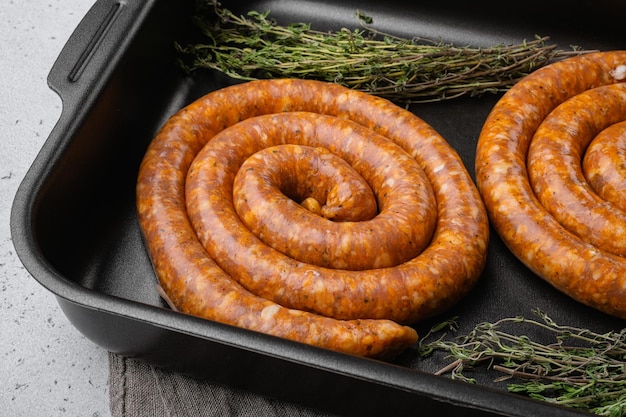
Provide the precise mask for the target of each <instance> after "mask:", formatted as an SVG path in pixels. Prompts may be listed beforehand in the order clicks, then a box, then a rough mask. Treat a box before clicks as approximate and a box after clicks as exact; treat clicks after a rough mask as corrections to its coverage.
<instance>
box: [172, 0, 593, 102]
mask: <svg viewBox="0 0 626 417" xmlns="http://www.w3.org/2000/svg"><path fill="white" fill-rule="evenodd" d="M203 2H204V3H202V4H203V6H204V7H201V8H199V10H200V11H199V12H198V13H197V15H196V16H195V23H196V24H197V26H198V27H199V28H200V31H201V33H202V37H203V40H202V41H201V42H199V43H195V44H188V45H180V44H179V45H177V47H178V50H179V52H181V53H182V55H183V56H184V57H185V58H184V59H183V60H182V61H187V64H185V65H186V68H187V69H189V70H194V69H198V68H208V69H213V70H217V71H220V72H223V73H225V74H227V75H229V76H230V77H233V78H235V79H239V80H254V79H259V78H286V77H296V78H309V79H319V80H323V81H330V82H335V83H339V84H342V85H344V86H347V87H350V88H353V89H356V90H361V91H365V92H368V93H371V94H375V95H379V96H383V97H386V98H389V99H391V100H396V101H402V102H407V103H410V102H425V101H439V100H445V99H451V98H455V97H459V96H464V95H470V96H475V95H480V94H483V93H485V92H493V93H495V92H501V91H505V90H507V89H508V88H509V87H510V86H512V85H513V84H514V83H515V82H517V81H518V80H519V79H520V78H522V77H524V76H525V75H527V74H528V73H530V72H531V71H533V70H534V69H536V68H539V67H541V66H543V65H546V64H548V63H550V62H552V61H554V60H558V59H561V58H564V57H566V56H570V55H573V54H580V53H582V52H583V51H581V50H579V49H578V48H576V47H573V48H572V50H571V51H564V50H558V49H557V48H556V46H555V45H549V44H547V41H548V39H549V38H548V37H539V36H537V37H535V39H533V40H530V41H524V42H522V43H520V44H517V45H495V46H492V47H489V48H474V47H469V46H462V47H458V46H454V45H451V44H446V43H444V42H441V41H436V40H432V39H425V38H414V39H406V38H401V37H397V36H393V35H391V34H387V33H383V32H380V31H378V30H376V29H374V28H372V27H370V26H368V25H369V24H371V23H372V18H371V17H369V16H367V15H366V14H365V13H363V12H362V11H357V12H356V15H357V19H358V22H359V28H357V29H348V28H343V29H341V30H339V31H335V32H321V31H317V30H313V29H312V28H311V25H310V24H307V23H291V24H289V25H286V26H283V25H279V24H277V23H276V21H274V20H273V19H271V18H270V17H269V11H266V12H264V13H261V12H258V11H250V12H248V13H247V15H245V16H244V15H236V14H234V13H233V12H231V11H230V10H228V9H226V8H224V7H222V6H221V5H220V3H219V2H217V1H216V0H203Z"/></svg>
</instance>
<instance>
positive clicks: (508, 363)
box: [419, 310, 626, 417]
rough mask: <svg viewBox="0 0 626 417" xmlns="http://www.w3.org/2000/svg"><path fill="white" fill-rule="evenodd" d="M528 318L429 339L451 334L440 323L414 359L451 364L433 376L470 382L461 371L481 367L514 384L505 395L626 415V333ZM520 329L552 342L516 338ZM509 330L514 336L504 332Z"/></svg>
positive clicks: (448, 324) (452, 325)
mask: <svg viewBox="0 0 626 417" xmlns="http://www.w3.org/2000/svg"><path fill="white" fill-rule="evenodd" d="M533 313H534V315H535V316H537V318H538V319H537V320H534V319H527V318H523V317H511V318H505V319H501V320H498V321H496V322H494V323H487V322H484V323H479V324H478V325H476V326H475V327H474V329H473V330H472V331H471V332H470V333H468V334H467V335H464V336H458V337H455V338H454V339H452V340H450V339H449V338H447V337H446V336H447V334H446V333H444V335H440V336H439V337H438V338H437V339H435V340H432V339H433V338H434V337H435V336H436V335H437V334H438V333H440V332H447V331H456V329H457V324H456V318H454V319H451V320H448V321H445V322H443V323H440V324H438V325H436V326H434V327H433V329H432V330H431V331H430V332H429V333H428V334H426V336H425V337H424V338H422V339H421V341H420V343H419V354H420V356H421V357H427V356H429V355H431V354H432V353H433V352H435V351H444V352H447V354H448V356H449V358H450V360H451V362H450V364H449V365H447V366H445V367H444V368H442V369H441V370H440V371H438V372H436V374H440V375H443V374H450V376H451V378H453V379H458V380H462V381H466V382H475V381H474V379H472V378H469V377H468V376H466V375H465V374H464V371H466V370H467V369H470V368H474V367H476V366H478V365H480V364H483V363H487V364H488V365H487V366H488V367H489V368H491V369H493V370H495V371H497V372H499V373H500V374H502V376H501V377H499V378H496V380H495V381H496V382H502V381H509V380H510V381H514V382H510V383H508V385H507V389H508V390H509V391H510V392H515V393H521V394H525V395H528V396H530V397H531V398H535V399H539V400H543V401H546V402H549V403H554V404H560V405H564V406H569V407H574V408H577V409H581V410H585V411H588V412H591V413H594V414H597V415H602V416H610V417H619V416H624V415H626V329H622V330H621V331H618V332H615V331H611V332H608V333H604V334H600V333H596V332H593V331H591V330H588V329H583V328H577V327H571V326H563V325H559V324H557V323H555V322H554V321H553V320H552V319H551V318H550V317H548V316H547V315H546V314H545V313H544V312H542V311H540V310H534V311H533ZM522 325H523V326H526V327H524V329H533V331H534V332H536V331H540V332H543V333H544V334H546V335H549V336H551V337H553V339H554V342H553V343H550V344H544V343H540V342H537V341H534V340H532V339H531V338H530V337H528V336H526V335H523V334H522V335H518V334H517V333H519V330H520V326H522ZM512 326H513V327H512ZM515 326H517V330H518V331H517V332H514V331H508V330H506V329H505V327H506V328H507V329H508V328H515ZM528 326H530V327H528Z"/></svg>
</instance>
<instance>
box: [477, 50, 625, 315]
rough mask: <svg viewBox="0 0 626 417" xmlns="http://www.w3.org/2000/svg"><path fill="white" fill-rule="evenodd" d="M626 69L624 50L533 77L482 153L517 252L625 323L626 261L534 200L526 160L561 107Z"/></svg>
mask: <svg viewBox="0 0 626 417" xmlns="http://www.w3.org/2000/svg"><path fill="white" fill-rule="evenodd" d="M625 63H626V51H609V52H600V53H591V54H586V55H581V56H578V57H573V58H568V59H566V60H563V61H559V62H556V63H553V64H551V65H548V66H546V67H544V68H541V69H539V70H537V71H535V72H533V73H532V74H530V75H528V76H527V77H526V78H524V79H523V80H521V81H520V82H518V83H517V84H516V85H515V86H514V87H513V88H511V89H510V90H509V91H508V92H507V93H506V94H505V95H504V96H503V97H502V98H501V99H500V100H499V102H498V103H497V104H496V105H495V106H494V108H493V109H492V111H491V113H490V114H489V116H488V117H487V120H486V121H485V124H484V127H483V129H482V131H481V133H480V137H479V141H478V145H477V153H476V181H477V185H478V188H479V190H480V192H481V194H482V196H483V200H484V202H485V205H486V207H487V210H488V212H489V215H490V219H491V222H492V224H493V225H494V228H495V229H496V230H497V231H498V233H499V234H500V236H501V237H502V239H503V240H504V242H505V243H506V245H507V246H508V247H509V248H510V249H511V251H512V252H513V253H514V254H515V255H516V256H517V257H518V258H519V259H520V260H521V261H522V262H523V263H525V264H526V265H527V266H528V267H529V268H530V269H531V270H532V271H534V272H535V273H536V274H537V275H539V276H540V277H542V278H544V279H545V280H546V281H548V282H549V283H551V284H552V285H553V286H555V287H556V288H558V289H560V290H561V291H563V292H564V293H566V294H568V295H570V296H571V297H572V298H574V299H576V300H578V301H580V302H582V303H584V304H587V305H589V306H592V307H594V308H597V309H599V310H601V311H604V312H606V313H609V314H613V315H616V316H619V317H626V260H625V259H624V258H623V257H621V256H618V255H615V254H612V253H609V252H606V251H604V250H602V249H599V248H597V247H595V246H594V245H592V244H591V243H588V242H586V241H584V240H582V239H580V238H579V237H578V236H576V235H575V234H574V233H572V232H570V231H568V230H567V229H566V228H563V227H562V226H561V225H560V224H559V223H558V221H557V220H556V219H555V218H554V217H553V216H552V215H551V214H550V213H549V212H548V211H547V210H546V208H544V207H543V206H542V205H541V204H540V203H539V201H538V199H537V197H536V196H535V194H534V192H533V190H532V187H531V184H530V182H529V180H528V171H527V165H526V160H527V154H528V149H529V146H530V142H531V139H532V138H533V136H534V134H535V132H536V131H537V130H538V129H539V127H540V125H541V123H542V122H543V121H544V120H545V119H546V118H547V117H548V115H549V114H550V113H551V112H552V111H553V110H554V109H555V108H556V107H557V106H559V105H560V104H562V103H564V102H565V101H566V100H568V99H570V98H572V97H574V96H576V95H578V94H582V93H584V92H585V91H587V90H591V89H594V88H596V87H600V86H603V85H608V84H614V83H616V82H619V81H620V79H616V78H615V77H614V75H615V74H618V73H621V71H616V70H617V69H618V68H624V64H625ZM598 117H600V115H598Z"/></svg>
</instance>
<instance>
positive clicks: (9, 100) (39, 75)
mask: <svg viewBox="0 0 626 417" xmlns="http://www.w3.org/2000/svg"><path fill="white" fill-rule="evenodd" d="M92 4H93V1H91V0H43V1H42V0H0V53H1V58H0V89H1V90H0V91H1V92H2V95H1V99H0V195H1V196H2V198H1V199H0V219H1V221H0V313H1V318H0V334H1V335H2V337H0V415H2V416H8V417H13V416H15V417H18V416H29V417H30V416H33V417H34V416H50V417H54V416H67V417H71V416H77V417H78V416H81V417H82V416H86V417H96V416H97V417H106V416H109V415H110V413H109V405H108V385H107V384H108V358H107V353H106V352H105V351H104V350H103V349H101V348H100V347H98V346H96V345H95V344H93V343H92V342H90V341H89V340H87V339H86V338H85V337H84V336H82V335H81V334H80V333H79V332H78V331H77V330H76V329H75V328H74V327H73V326H72V324H71V323H70V322H69V321H68V320H67V318H66V317H65V316H64V315H63V313H62V312H61V310H60V309H59V307H58V304H57V303H56V300H55V298H54V296H53V295H52V294H51V293H50V292H48V291H47V290H46V289H44V288H43V287H41V286H40V285H39V284H38V283H37V282H36V281H35V280H34V279H33V278H32V277H31V276H30V275H29V274H28V272H27V271H26V270H25V269H24V267H23V266H22V264H21V263H20V261H19V260H18V258H17V256H16V254H15V250H14V248H13V243H12V241H11V235H10V230H9V213H10V209H11V204H12V201H13V197H14V195H15V192H16V190H17V187H18V185H19V183H20V182H21V180H22V178H23V176H24V174H25V173H26V171H27V169H28V167H29V166H30V164H31V163H32V161H33V160H34V158H35V156H36V154H37V152H38V151H39V149H40V148H41V146H42V144H43V142H44V141H45V139H46V138H47V137H48V135H49V133H50V131H51V130H52V128H53V126H54V124H55V123H56V121H57V119H58V117H59V115H60V113H61V100H60V99H59V97H58V96H57V95H56V94H55V93H54V92H52V90H50V89H49V88H48V85H47V82H46V77H47V75H48V72H49V70H50V68H51V67H52V64H53V62H54V60H55V59H56V57H57V56H58V54H59V53H60V51H61V48H62V47H63V45H64V44H65V42H66V41H67V39H68V38H69V36H70V35H71V33H72V31H73V30H74V28H75V27H76V26H77V25H78V23H79V22H80V20H81V19H82V17H83V16H84V15H85V13H86V12H87V10H88V9H89V8H90V7H91V5H92Z"/></svg>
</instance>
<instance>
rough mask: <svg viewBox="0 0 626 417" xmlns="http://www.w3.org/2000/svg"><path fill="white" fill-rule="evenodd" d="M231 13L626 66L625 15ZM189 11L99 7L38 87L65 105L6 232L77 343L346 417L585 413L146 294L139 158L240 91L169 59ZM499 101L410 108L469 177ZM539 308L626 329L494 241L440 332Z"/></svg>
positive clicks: (573, 321) (273, 5) (267, 5)
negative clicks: (542, 43)
mask: <svg viewBox="0 0 626 417" xmlns="http://www.w3.org/2000/svg"><path fill="white" fill-rule="evenodd" d="M223 4H224V6H226V7H228V8H230V9H232V10H234V11H236V12H246V11H247V10H258V11H265V10H271V16H272V17H274V18H275V19H277V20H278V21H279V22H281V23H289V22H293V21H298V22H310V23H312V24H313V26H314V27H315V28H316V29H321V30H329V29H338V28H341V27H342V26H346V27H355V26H356V24H357V22H356V21H355V17H354V16H355V11H356V10H357V9H359V10H362V11H364V12H365V13H366V14H368V15H369V16H371V17H373V19H374V26H375V27H376V28H378V29H381V30H384V31H387V32H390V33H394V34H397V35H401V36H421V37H430V38H435V39H442V40H444V41H449V42H454V43H456V44H463V45H473V46H489V45H493V44H497V43H518V42H521V41H523V40H525V39H527V40H528V39H532V38H534V36H535V35H547V36H550V37H551V42H553V43H556V44H557V45H558V46H559V47H560V48H563V49H568V48H569V47H570V46H571V45H577V46H580V47H582V48H585V49H600V50H609V49H623V48H626V35H625V34H624V33H623V30H622V22H621V19H620V16H623V15H624V13H625V12H626V3H624V2H621V1H580V0H578V1H570V2H568V3H567V4H566V6H562V5H560V4H556V3H555V4H552V3H550V2H549V1H548V2H546V1H542V2H539V1H534V0H533V1H527V2H524V3H523V4H520V5H517V7H516V8H515V10H513V9H511V8H510V7H504V9H503V4H502V2H495V1H492V2H489V1H473V2H464V3H463V4H462V5H456V4H452V3H450V4H449V3H448V2H432V1H431V2H419V1H417V2H413V3H407V2H404V1H402V2H401V1H395V0H387V1H385V2H377V1H372V0H359V1H332V2H331V1H318V2H313V1H300V0H288V1H282V0H269V1H245V2H235V1H231V2H228V1H226V0H225V1H224V2H223ZM194 10H195V9H194V3H193V2H192V1H176V2H174V1H168V0H160V1H159V0H149V1H135V0H128V1H112V0H98V1H97V2H95V3H94V5H93V7H92V8H91V9H90V10H89V12H88V13H87V14H86V15H85V17H84V19H83V20H82V21H81V23H80V24H79V26H78V27H77V28H76V30H75V32H74V33H73V34H72V36H71V37H70V39H69V40H68V42H67V44H66V45H65V47H64V48H63V50H62V52H61V53H60V55H59V57H58V59H57V61H56V62H55V64H54V66H53V68H52V69H51V71H50V73H49V77H48V83H49V86H50V88H52V89H53V90H54V91H56V92H57V93H58V94H59V96H60V97H61V99H62V102H63V110H62V113H61V116H60V118H59V120H58V123H57V124H56V126H55V127H54V129H53V131H52V132H51V134H50V136H49V138H48V139H47V141H46V142H45V144H44V146H43V148H42V149H41V151H40V153H39V154H38V156H37V157H36V159H35V161H34V163H33V164H32V167H31V168H30V170H29V171H28V173H27V174H26V176H25V178H24V180H23V182H22V183H21V185H20V187H19V190H18V192H17V194H16V196H15V199H14V204H13V209H12V214H11V231H12V236H13V241H14V245H15V248H16V251H17V254H18V255H19V257H20V259H21V261H22V262H23V264H24V265H25V267H26V268H27V270H28V271H29V272H30V274H31V275H32V276H33V277H34V278H35V279H36V280H37V281H38V282H39V283H41V285H43V286H44V287H45V288H47V289H48V290H49V291H50V292H51V293H52V294H54V296H55V297H56V298H57V300H58V303H59V305H60V306H61V308H62V309H63V311H64V313H65V314H66V315H67V317H68V318H69V320H70V321H71V322H72V323H73V324H74V325H75V326H76V328H77V329H78V330H79V331H80V332H82V333H83V334H85V335H86V336H87V337H88V338H89V339H91V340H92V341H93V342H95V343H96V344H98V345H100V346H102V347H103V348H105V349H107V350H109V351H111V352H115V353H117V354H120V355H124V356H128V357H134V358H138V359H140V360H143V361H146V362H148V363H150V364H153V365H156V366H158V367H162V368H165V369H170V370H173V371H175V372H180V373H184V374H188V375H192V376H195V377H200V378H204V379H207V380H210V381H214V382H218V383H220V384H225V385H228V386H232V387H236V388H239V389H244V390H250V391H253V392H256V393H259V394H262V395H266V396H270V397H274V398H278V399H283V400H288V401H294V402H298V403H302V404H304V405H307V406H311V407H314V408H317V409H320V410H326V411H331V412H334V413H337V414H341V415H362V416H368V415H372V416H373V415H394V416H400V415H412V416H416V415H433V414H434V413H438V414H443V415H452V414H453V413H454V414H462V415H466V416H479V415H480V416H531V415H551V416H574V415H579V413H578V412H576V411H574V410H571V409H565V408H561V407H557V406H552V405H548V404H546V403H542V402H538V401H535V400H531V399H528V398H526V397H522V396H518V395H514V394H510V393H507V392H506V389H505V388H504V386H503V385H498V384H496V383H494V382H492V378H491V377H483V378H479V381H478V383H477V384H473V385H472V384H467V383H463V382H459V381H453V380H451V379H449V378H448V377H445V376H435V375H434V374H433V372H434V370H436V369H438V368H439V367H441V366H442V365H443V364H445V359H443V358H430V359H426V360H421V359H419V357H418V355H417V350H416V349H409V350H408V351H406V352H405V353H403V354H402V355H400V356H399V357H398V358H397V359H396V360H394V361H393V362H391V363H387V362H381V361H377V360H371V359H362V358H358V357H353V356H350V355H345V354H340V353H337V352H331V351H326V350H323V349H320V348H315V347H311V346H306V345H301V344H299V343H295V342H290V341H287V340H282V339H278V338H275V337H271V336H267V335H264V334H257V333H255V332H251V331H247V330H243V329H238V328H234V327H231V326H227V325H223V324H220V323H214V322H210V321H206V320H202V319H198V318H194V317H189V316H186V315H183V314H179V313H176V312H174V311H172V310H170V309H169V308H167V306H166V304H165V303H164V302H163V301H162V300H161V298H160V297H159V295H158V293H157V292H156V290H155V284H156V278H155V276H154V273H153V270H152V267H151V264H150V261H149V259H148V256H147V253H146V251H145V248H144V245H143V243H142V239H141V235H140V231H139V228H138V223H137V216H136V211H135V199H134V195H135V194H134V192H135V180H136V175H137V169H138V165H139V162H140V160H141V158H142V156H143V153H144V151H145V149H146V147H147V145H148V143H149V142H150V140H151V139H152V137H153V136H154V135H155V133H156V132H157V130H158V129H159V127H160V126H161V125H162V124H163V123H164V122H165V120H166V119H167V118H168V117H169V116H170V115H172V114H173V113H174V112H175V111H176V110H178V109H179V108H181V107H183V106H184V105H185V104H187V103H190V102H191V101H192V100H194V99H196V98H198V97H200V96H201V95H203V94H205V93H207V92H209V91H211V90H214V89H216V88H220V87H223V86H226V85H228V84H230V83H233V82H234V81H233V80H230V79H228V78H227V77H225V76H223V75H219V74H216V73H210V72H196V73H192V74H186V73H185V72H183V71H181V70H180V68H179V66H178V65H177V63H176V58H177V55H176V52H175V50H174V48H173V44H174V41H185V40H188V39H193V37H194V36H195V35H194V30H193V25H192V24H191V23H190V19H191V16H192V14H193V13H194ZM498 98H499V96H498V95H492V94H489V95H486V96H483V97H480V98H476V97H472V98H459V99H454V100H450V101H447V102H443V103H431V104H420V105H413V106H412V107H411V110H412V111H414V112H415V113H416V114H417V115H418V116H420V117H422V118H423V119H424V120H426V121H427V122H428V123H430V124H431V125H432V126H433V127H434V128H435V129H437V130H438V131H439V132H440V133H441V134H442V135H443V136H444V137H445V138H446V139H447V140H448V141H449V142H450V143H451V144H452V145H453V146H454V147H455V149H456V150H457V151H458V153H459V154H460V155H461V157H462V159H463V161H464V162H465V164H466V167H467V168H468V170H469V171H470V173H471V174H472V175H473V173H474V152H475V146H476V141H477V137H478V134H479V132H480V129H481V127H482V124H483V122H484V120H485V118H486V116H487V114H488V112H489V111H490V109H491V108H492V106H493V105H494V104H495V103H496V101H497V99H498ZM534 308H540V309H541V310H543V311H545V312H546V313H547V314H548V315H549V316H550V317H552V318H553V319H554V320H555V321H557V322H559V323H562V324H569V325H575V326H584V327H587V328H591V329H594V330H597V331H609V330H619V329H621V328H622V327H623V326H624V321H622V320H619V319H616V318H614V317H610V316H607V315H605V314H602V313H600V312H597V311H595V310H592V309H590V308H588V307H585V306H583V305H580V304H578V303H576V302H575V301H573V300H571V299H569V298H568V297H566V296H564V295H562V294H561V293H559V292H558V291H556V290H555V289H553V288H552V287H550V286H549V285H548V284H546V283H545V282H544V281H542V280H541V279H539V278H538V277H536V276H534V275H533V274H532V273H531V272H530V271H529V270H528V269H527V268H525V267H524V266H523V265H522V264H521V263H520V262H519V261H518V260H517V259H516V258H515V257H514V256H513V255H512V254H511V253H510V252H509V251H508V250H507V248H506V247H505V246H504V245H503V243H502V242H501V240H500V239H499V238H498V236H497V234H496V233H495V232H493V230H492V234H491V241H490V247H489V258H488V262H487V265H486V268H485V271H484V273H483V274H482V277H481V279H480V281H479V283H478V284H477V286H476V287H475V288H474V289H473V290H472V292H471V293H470V294H469V295H468V296H467V297H466V298H465V299H464V300H463V301H461V302H460V303H459V304H458V305H456V306H455V307H454V308H453V309H451V310H449V311H447V312H445V313H443V314H442V315H440V316H439V317H435V318H433V319H432V320H430V321H428V322H424V323H418V324H417V325H416V329H417V330H418V331H419V332H420V333H421V334H424V333H425V332H426V331H427V330H428V329H429V328H430V326H431V325H432V324H433V323H434V322H437V321H438V320H444V319H447V318H449V317H452V316H458V317H459V326H460V329H459V333H465V332H467V331H469V330H470V329H471V328H472V327H473V326H474V325H476V324H477V323H478V322H481V321H495V320H498V319H500V318H504V317H509V316H514V315H522V316H529V315H531V314H532V313H531V310H532V309H534Z"/></svg>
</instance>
